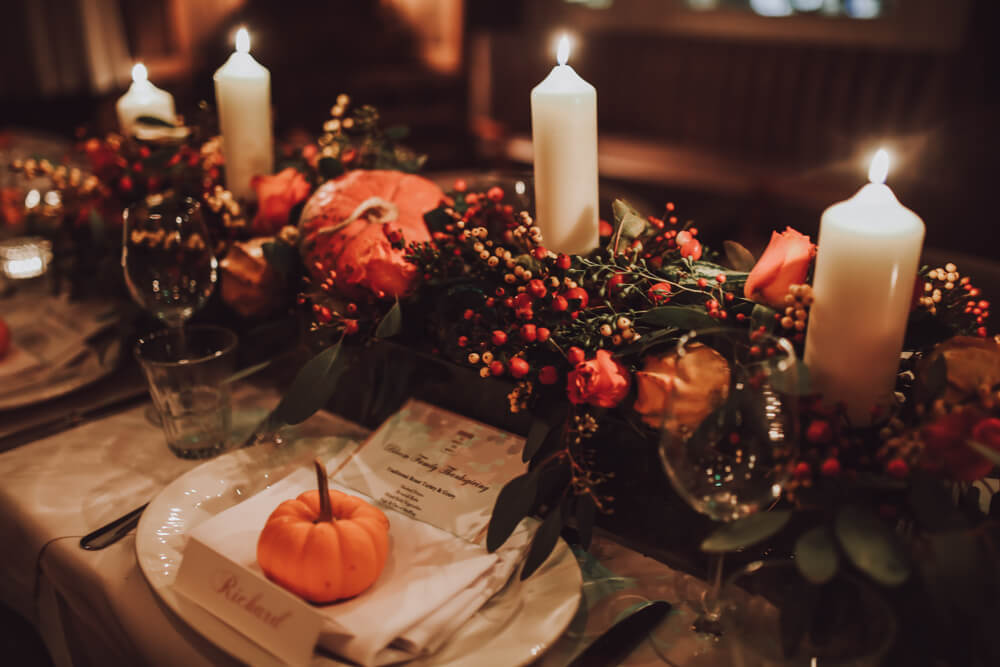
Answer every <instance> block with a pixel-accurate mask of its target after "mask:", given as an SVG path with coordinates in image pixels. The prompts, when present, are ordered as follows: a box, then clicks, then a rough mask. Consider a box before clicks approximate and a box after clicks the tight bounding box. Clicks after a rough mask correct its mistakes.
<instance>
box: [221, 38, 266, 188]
mask: <svg viewBox="0 0 1000 667" xmlns="http://www.w3.org/2000/svg"><path fill="white" fill-rule="evenodd" d="M215 103H216V105H217V106H218V107H219V128H220V129H221V130H222V154H223V156H224V157H225V160H226V187H227V188H229V190H230V191H231V192H232V193H233V195H234V196H235V197H237V198H240V199H252V198H253V196H254V193H253V188H252V187H250V180H251V179H252V178H253V177H254V176H256V175H258V174H270V173H271V172H273V171H274V135H273V134H272V130H271V73H270V72H269V71H268V70H267V68H266V67H264V66H262V65H261V64H260V63H258V62H257V61H256V60H254V58H253V56H251V55H250V35H249V33H247V30H246V28H240V29H239V31H237V33H236V51H234V52H233V54H232V55H231V56H229V60H227V61H226V62H225V64H224V65H223V66H222V67H220V68H219V69H218V70H217V71H216V72H215Z"/></svg>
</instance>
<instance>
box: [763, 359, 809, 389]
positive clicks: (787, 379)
mask: <svg viewBox="0 0 1000 667" xmlns="http://www.w3.org/2000/svg"><path fill="white" fill-rule="evenodd" d="M771 384H773V385H774V387H775V389H777V390H778V391H781V392H783V393H785V394H791V395H792V396H805V395H807V394H809V393H810V392H811V391H812V387H811V382H810V377H809V367H808V366H806V365H805V362H803V361H801V360H799V359H798V358H795V359H792V360H791V362H790V363H789V365H788V367H787V368H785V370H783V371H776V372H775V373H774V374H773V375H772V376H771Z"/></svg>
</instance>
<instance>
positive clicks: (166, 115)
mask: <svg viewBox="0 0 1000 667" xmlns="http://www.w3.org/2000/svg"><path fill="white" fill-rule="evenodd" d="M115 109H116V111H117V112H118V128H119V129H120V130H121V133H122V134H125V135H129V134H132V133H133V131H134V129H135V120H136V118H139V117H140V116H152V117H153V118H159V119H160V120H165V121H167V122H168V123H173V122H174V96H173V95H171V94H170V93H168V92H167V91H165V90H161V89H159V88H157V87H156V86H154V85H153V84H152V83H150V81H149V78H148V73H147V72H146V66H145V65H143V64H142V63H136V64H135V65H134V66H133V67H132V85H131V86H129V88H128V90H127V91H126V92H125V94H124V95H122V96H121V97H119V98H118V102H117V103H116V104H115Z"/></svg>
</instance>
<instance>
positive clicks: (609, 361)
mask: <svg viewBox="0 0 1000 667" xmlns="http://www.w3.org/2000/svg"><path fill="white" fill-rule="evenodd" d="M628 387H629V377H628V371H626V370H625V367H624V366H622V365H621V364H620V363H619V362H618V360H616V359H615V358H614V357H612V356H611V353H610V352H608V351H607V350H598V351H597V356H595V357H594V358H593V359H591V360H590V361H581V362H580V363H579V364H577V365H576V368H575V369H573V370H572V371H571V372H570V374H569V377H568V378H567V382H566V393H567V394H568V395H569V400H570V402H571V403H574V404H577V405H579V404H580V403H589V404H591V405H595V406H597V407H601V408H613V407H615V406H616V405H618V404H619V403H621V402H622V399H623V398H625V394H627V393H628Z"/></svg>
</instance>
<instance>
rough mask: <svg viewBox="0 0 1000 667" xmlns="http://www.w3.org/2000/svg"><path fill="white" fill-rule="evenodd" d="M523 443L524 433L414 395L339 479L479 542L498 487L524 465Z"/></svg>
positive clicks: (377, 499) (383, 502) (385, 503)
mask: <svg viewBox="0 0 1000 667" xmlns="http://www.w3.org/2000/svg"><path fill="white" fill-rule="evenodd" d="M523 446H524V439H523V438H521V437H518V436H516V435H513V434H511V433H507V432H506V431H501V430H499V429H495V428H492V427H490V426H487V425H485V424H482V423H480V422H477V421H473V420H471V419H468V418H467V417H463V416H461V415H457V414H455V413H453V412H449V411H447V410H444V409H442V408H439V407H436V406H433V405H430V404H428V403H423V402H421V401H417V400H410V401H409V402H407V403H406V405H404V406H403V408H402V409H401V410H400V411H399V412H397V413H396V414H395V415H393V416H392V417H390V418H389V419H387V420H386V421H385V422H384V423H383V424H382V425H381V426H380V427H379V428H378V429H377V430H376V431H375V432H374V433H373V434H372V435H371V436H370V437H369V438H368V440H366V441H365V443H364V444H363V445H362V446H361V448H360V449H358V450H357V451H356V452H355V453H354V455H353V456H352V457H351V458H350V459H349V460H348V461H347V463H346V464H345V465H344V466H343V468H341V470H340V471H339V472H337V473H336V474H335V475H334V479H335V480H336V481H337V482H339V483H340V484H343V485H344V486H347V487H350V488H352V489H355V490H357V491H359V492H361V493H364V494H365V495H367V496H368V497H370V498H372V499H373V500H374V501H375V502H376V503H378V504H380V505H383V506H385V507H389V508H391V509H394V510H396V511H397V512H400V513H401V514H405V515H406V516H409V517H411V518H413V519H416V520H418V521H423V522H425V523H429V524H431V525H433V526H436V527H438V528H440V529H442V530H446V531H448V532H450V533H452V534H453V535H456V536H458V537H461V538H462V539H465V540H469V541H477V540H478V539H479V538H480V537H481V536H482V535H483V534H484V531H485V529H486V527H487V526H488V525H489V521H490V515H491V514H492V512H493V505H494V504H495V502H496V498H497V494H499V493H500V489H502V488H503V486H504V484H506V483H507V482H508V481H510V480H511V479H513V478H514V477H517V476H518V475H520V474H521V473H523V472H524V471H525V469H526V464H525V463H524V462H522V461H521V449H522V447H523Z"/></svg>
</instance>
